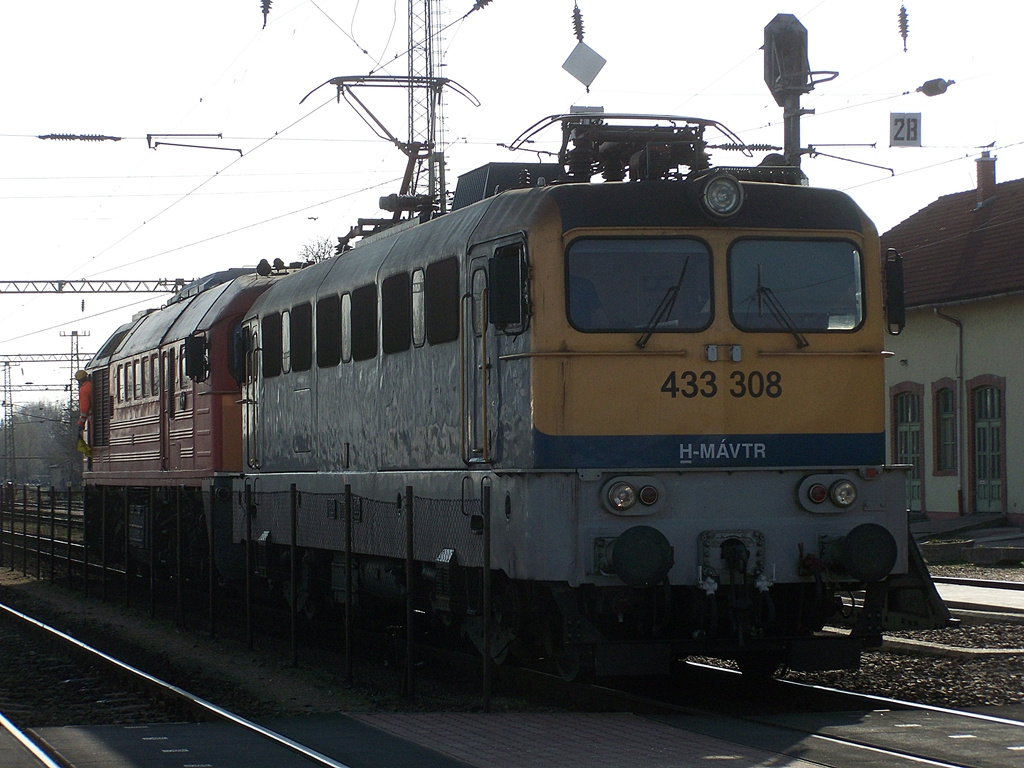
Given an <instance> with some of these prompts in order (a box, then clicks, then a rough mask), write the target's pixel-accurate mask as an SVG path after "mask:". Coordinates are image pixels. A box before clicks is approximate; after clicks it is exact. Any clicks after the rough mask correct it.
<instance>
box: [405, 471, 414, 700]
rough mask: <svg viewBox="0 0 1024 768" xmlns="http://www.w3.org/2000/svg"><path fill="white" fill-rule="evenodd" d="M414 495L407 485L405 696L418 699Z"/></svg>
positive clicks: (408, 698)
mask: <svg viewBox="0 0 1024 768" xmlns="http://www.w3.org/2000/svg"><path fill="white" fill-rule="evenodd" d="M412 515H413V496H412V486H411V485H407V486H405V684H406V688H405V698H406V699H407V700H408V701H410V702H412V701H415V700H416V681H415V679H414V673H413V669H414V658H413V656H414V648H413V642H414V637H415V634H414V632H413V626H412V623H413V617H414V615H415V614H414V611H413V598H412V590H413V564H414V562H415V559H414V557H413V519H412Z"/></svg>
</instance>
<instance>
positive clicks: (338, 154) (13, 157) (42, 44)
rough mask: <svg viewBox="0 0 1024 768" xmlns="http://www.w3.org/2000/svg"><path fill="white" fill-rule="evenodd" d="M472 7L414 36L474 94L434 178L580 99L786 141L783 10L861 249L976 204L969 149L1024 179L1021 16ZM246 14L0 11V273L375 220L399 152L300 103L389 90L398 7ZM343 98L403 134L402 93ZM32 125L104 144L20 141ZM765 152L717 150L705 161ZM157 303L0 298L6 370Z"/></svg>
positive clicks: (733, 7) (951, 7)
mask: <svg viewBox="0 0 1024 768" xmlns="http://www.w3.org/2000/svg"><path fill="white" fill-rule="evenodd" d="M420 1H421V0H417V2H420ZM473 4H474V0H440V11H441V13H440V18H439V19H435V25H434V26H435V29H438V28H443V31H442V32H441V33H440V35H439V38H438V39H439V43H438V46H437V47H438V48H439V50H441V51H442V53H443V59H442V60H443V64H444V66H443V69H442V70H441V73H440V74H443V75H444V76H445V77H448V78H450V79H451V80H453V81H454V82H455V83H457V84H458V85H459V86H461V88H463V89H465V90H466V91H468V92H470V93H471V94H472V95H473V96H474V97H475V99H476V100H477V101H478V102H479V105H478V106H477V105H475V104H474V103H473V102H471V101H470V100H469V99H466V98H464V97H462V96H461V95H459V94H458V93H457V92H456V91H455V90H449V91H448V92H447V95H446V96H445V100H444V105H443V121H442V123H441V125H440V127H439V135H440V139H441V141H442V144H443V149H444V152H445V158H446V165H447V176H448V179H449V184H450V185H452V186H453V185H454V181H455V179H456V177H457V176H458V175H459V174H460V173H465V172H467V171H469V170H471V169H473V168H475V167H477V166H479V165H482V164H484V163H486V162H489V161H514V160H517V159H522V160H526V161H533V160H536V159H538V157H539V158H540V159H543V160H547V157H546V156H543V155H538V154H535V153H534V152H527V153H522V152H521V153H512V152H510V151H509V150H508V149H506V148H504V147H503V146H502V145H507V144H510V143H511V142H512V141H513V140H514V139H515V138H516V137H517V136H519V135H520V133H521V132H522V131H523V130H525V129H526V128H528V127H529V126H531V125H533V124H534V123H535V122H537V121H538V120H540V119H541V118H543V117H546V116H548V115H554V114H559V113H563V112H568V111H569V108H570V107H571V106H574V105H575V106H580V105H586V106H603V107H604V108H605V110H606V111H608V112H619V113H622V112H630V113H643V114H673V115H684V116H692V117H701V118H708V119H714V120H718V121H719V122H721V123H723V124H725V125H726V126H728V127H729V128H730V129H731V130H732V131H734V132H735V133H736V134H738V135H739V136H740V137H741V138H742V139H743V140H744V141H745V142H747V143H751V144H773V145H776V146H781V145H782V143H783V121H782V110H781V108H780V107H779V106H778V105H777V104H776V102H775V100H774V98H773V97H772V95H771V93H770V92H769V91H768V88H767V86H766V85H765V83H764V59H763V52H762V51H761V46H762V45H763V43H764V27H765V25H767V24H768V23H769V22H770V21H771V20H772V18H773V17H774V16H775V15H776V14H778V13H790V14H793V15H795V16H796V17H797V18H798V19H799V20H800V22H801V23H802V24H803V25H804V27H806V29H807V33H808V58H809V61H810V65H811V69H812V70H815V71H819V72H838V73H839V74H838V76H837V77H836V78H835V79H833V80H830V81H828V82H820V83H819V84H818V85H817V86H816V87H815V89H814V90H813V91H812V92H810V93H808V94H807V95H805V96H804V97H803V98H802V101H801V106H802V107H803V108H804V109H806V110H813V114H807V115H805V117H804V118H803V119H802V121H801V139H802V143H803V145H804V146H805V147H814V148H815V150H816V151H815V152H814V153H808V154H805V156H804V157H803V160H802V167H803V170H804V172H805V173H806V174H807V176H808V177H809V180H810V183H811V184H812V185H813V186H820V187H830V188H834V189H839V190H842V191H844V192H846V193H847V194H849V195H850V196H851V197H853V199H854V200H855V201H857V202H858V204H859V205H860V206H861V207H862V208H863V209H864V210H865V212H866V213H867V214H868V216H870V217H871V218H872V219H873V220H874V222H875V224H876V226H877V227H878V229H879V231H880V232H884V231H886V230H888V229H890V228H892V227H893V226H895V225H896V224H898V223H899V222H900V221H902V220H903V219H905V218H907V217H908V216H910V215H912V214H913V213H915V212H917V211H918V210H920V209H921V208H924V207H925V206H927V205H928V204H929V203H930V202H932V201H933V200H935V199H936V198H937V197H939V196H941V195H946V194H952V193H955V192H961V191H964V190H969V189H973V188H974V186H975V159H976V158H977V157H979V155H980V153H981V152H982V151H985V150H983V149H982V148H983V147H989V148H988V150H987V151H989V152H991V153H992V155H994V156H995V157H996V158H997V162H996V177H997V181H1009V180H1012V179H1017V178H1021V177H1024V121H1022V120H1021V117H1022V116H1024V109H1022V107H1021V106H1020V99H1019V97H1018V96H1017V90H1018V89H1017V79H1018V77H1017V73H1018V72H1019V70H1020V60H1021V55H1020V51H1019V46H1020V42H1019V39H1017V38H1018V37H1019V35H1018V33H1017V31H1016V30H1017V28H1018V26H1019V25H1018V23H1017V21H1019V20H1014V19H1013V18H1011V14H1012V11H1011V9H1012V8H1015V7H1016V5H1015V4H1011V3H1009V2H1006V0H1003V1H1002V2H996V3H990V4H986V5H984V6H982V5H978V6H970V5H965V4H963V3H962V2H956V3H954V2H952V0H904V2H900V1H899V0H861V1H860V2H856V3H854V2H850V0H788V1H787V2H785V3H771V2H765V1H764V0H732V1H731V2H728V3H710V2H704V3H694V2H690V1H689V0H631V2H630V3H628V4H624V3H622V2H619V1H618V0H492V1H491V2H489V3H487V4H486V5H485V6H484V7H483V8H481V9H479V10H477V11H474V12H469V11H470V9H471V8H472V7H473ZM574 5H578V7H579V9H580V11H581V13H582V17H583V29H584V42H585V43H586V44H587V45H588V46H590V47H591V48H592V49H594V50H595V51H596V52H597V53H598V54H600V55H601V56H602V57H603V58H604V59H606V61H607V63H606V64H605V66H604V68H603V69H602V70H601V72H600V73H599V74H598V75H597V77H596V79H595V80H594V82H593V84H592V85H591V87H590V90H589V92H588V91H587V89H586V88H585V87H584V86H583V85H582V84H581V83H580V82H578V81H577V80H575V79H574V78H573V77H572V76H571V75H569V74H568V73H567V72H566V71H565V70H563V68H562V64H563V62H564V61H565V59H566V58H567V57H568V55H569V53H570V52H571V51H572V50H573V48H574V47H575V46H576V44H577V40H576V36H575V32H574V30H573V25H572V13H573V6H574ZM901 5H903V6H905V7H906V10H907V12H908V17H909V28H908V36H907V38H906V41H905V43H906V51H904V39H903V38H902V36H901V34H900V29H899V24H898V14H899V11H900V6H901ZM265 21H266V26H265V27H264V16H263V13H262V7H261V3H260V2H258V0H178V2H175V3H157V2H151V1H147V2H139V0H102V2H98V3H82V2H71V0H48V1H47V2H19V3H7V4H5V8H4V14H3V18H2V20H0V66H2V71H3V72H4V73H5V75H4V77H3V78H2V80H0V104H2V105H3V107H2V111H0V265H2V270H0V280H61V279H86V278H88V279H104V280H122V279H123V280H156V279H160V278H171V279H173V278H185V279H192V278H196V277H200V276H202V275H205V274H209V273H211V272H214V271H217V270H220V269H227V268H230V267H237V266H254V265H255V264H256V263H257V262H258V261H259V260H260V259H262V258H266V259H268V260H270V261H273V259H275V258H281V259H283V260H284V261H285V262H289V261H293V260H296V259H297V258H298V254H299V252H300V250H301V249H302V247H303V246H305V245H311V244H313V243H315V242H316V241H318V240H324V239H329V240H330V241H331V242H335V241H336V239H337V238H338V237H339V236H341V235H344V234H345V233H346V232H348V230H349V228H350V227H351V226H353V225H354V224H355V223H356V220H357V219H358V218H373V217H379V216H382V215H384V214H382V212H381V211H379V210H378V208H377V200H378V198H379V197H380V196H382V195H386V194H389V193H392V192H397V191H398V186H399V180H400V177H401V175H402V172H403V170H404V163H405V160H404V156H403V155H401V154H400V153H399V151H398V150H397V149H396V148H395V147H394V146H393V145H392V144H390V143H388V142H387V141H384V140H382V139H380V138H378V137H377V136H376V135H374V133H373V131H372V130H371V129H370V127H368V125H367V124H366V123H365V122H364V121H363V120H362V119H361V118H360V117H359V115H357V114H356V112H355V111H354V110H353V109H352V108H351V107H350V106H349V105H347V104H346V103H345V102H344V101H342V102H341V103H338V102H337V101H336V98H335V96H336V92H335V89H334V88H333V86H329V85H328V86H324V87H322V88H319V89H318V86H320V85H321V84H323V83H326V81H328V80H329V79H331V78H333V77H338V76H342V75H366V74H370V73H374V74H391V75H404V74H406V72H407V66H408V65H407V60H406V58H405V51H406V49H407V47H408V44H407V43H408V40H407V38H408V26H407V25H408V2H407V0H274V2H273V4H272V6H271V8H270V12H269V14H268V15H267V17H266V19H265ZM936 78H941V79H944V80H947V81H949V80H952V81H954V82H953V84H952V85H950V86H949V88H948V90H947V92H946V93H944V94H942V95H938V96H934V97H927V96H925V95H923V94H922V93H919V92H917V90H916V89H917V88H918V87H919V86H921V85H922V84H923V83H924V82H926V81H928V80H932V79H936ZM816 79H823V78H816ZM311 92H312V93H311ZM307 94H310V95H309V96H308V98H306V99H305V101H303V98H304V97H306V96H307ZM359 97H360V99H361V100H362V101H363V102H364V103H365V104H366V105H367V107H368V108H369V109H370V110H371V111H372V113H373V114H374V115H375V116H376V117H377V118H378V119H380V121H381V122H382V123H383V125H384V126H385V127H386V128H387V129H388V131H390V132H391V133H392V134H394V135H396V136H397V137H398V138H400V139H403V140H404V139H405V138H407V132H408V128H407V125H408V123H407V116H406V115H407V109H406V100H405V99H406V97H405V95H404V93H403V92H401V91H397V90H394V89H379V88H378V89H363V90H362V91H360V92H359ZM300 102H301V103H300ZM891 113H920V114H921V137H922V146H921V147H890V146H889V135H890V115H891ZM51 134H72V135H86V134H89V135H103V136H112V137H119V138H120V140H119V141H113V140H107V141H88V142H87V141H67V140H50V139H39V138H37V137H39V136H46V135H51ZM171 134H178V135H177V136H173V135H171ZM218 137H219V138H218ZM558 139H559V135H558V133H557V131H551V132H549V133H547V134H544V135H543V136H541V137H539V141H538V143H536V144H534V145H532V148H533V149H534V150H536V151H541V152H542V151H545V150H549V151H554V150H557V143H558ZM174 144H188V145H195V146H194V147H187V146H173V145H174ZM989 145H991V146H989ZM760 157H761V155H755V157H754V158H753V159H749V158H744V157H742V156H741V155H739V154H735V153H723V152H719V153H712V162H713V163H714V164H717V165H730V164H756V162H758V161H759V160H760ZM166 299H167V295H156V294H128V293H125V294H114V295H94V294H76V295H64V296H54V295H42V296H30V295H24V294H9V293H8V294H0V355H18V354H28V353H53V352H69V351H70V339H69V338H68V336H67V334H70V333H72V332H77V333H78V334H79V337H80V341H79V346H80V351H81V352H82V353H91V352H94V351H95V350H97V349H98V348H99V347H100V345H101V344H102V343H103V341H104V340H105V339H106V338H107V337H108V336H109V334H110V333H111V332H112V331H113V330H114V329H116V328H117V327H118V326H119V325H120V324H122V323H124V322H126V321H128V320H129V319H130V318H131V316H132V314H134V313H135V312H138V311H140V310H141V309H143V308H146V307H152V306H157V305H159V304H160V303H163V302H164V301H166ZM11 377H12V383H14V384H22V383H26V382H35V383H37V384H40V383H45V384H55V385H63V384H66V383H67V382H68V381H69V380H70V377H71V371H70V370H69V369H67V368H63V367H54V366H45V365H42V364H31V365H25V366H19V367H15V368H12V373H11ZM17 397H18V398H20V399H60V398H62V397H64V396H63V395H61V394H60V393H51V394H48V395H47V394H40V395H35V394H20V393H19V394H18V395H17Z"/></svg>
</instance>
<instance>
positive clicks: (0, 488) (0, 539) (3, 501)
mask: <svg viewBox="0 0 1024 768" xmlns="http://www.w3.org/2000/svg"><path fill="white" fill-rule="evenodd" d="M9 487H10V486H8V485H7V483H4V484H3V485H0V567H3V564H4V512H5V511H6V510H7V498H8V496H10V493H8V488H9ZM11 519H12V520H13V519H14V516H13V515H11Z"/></svg>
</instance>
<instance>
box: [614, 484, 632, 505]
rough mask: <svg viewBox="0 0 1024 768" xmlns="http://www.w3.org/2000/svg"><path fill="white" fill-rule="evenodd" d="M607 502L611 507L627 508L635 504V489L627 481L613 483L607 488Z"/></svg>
mask: <svg viewBox="0 0 1024 768" xmlns="http://www.w3.org/2000/svg"><path fill="white" fill-rule="evenodd" d="M608 503H609V504H611V505H612V509H620V510H621V509H629V508H630V507H632V506H633V505H634V504H636V489H635V488H634V487H633V486H632V485H630V484H629V483H615V484H614V485H613V486H612V487H611V488H609V489H608Z"/></svg>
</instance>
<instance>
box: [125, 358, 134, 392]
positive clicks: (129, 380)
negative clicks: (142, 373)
mask: <svg viewBox="0 0 1024 768" xmlns="http://www.w3.org/2000/svg"><path fill="white" fill-rule="evenodd" d="M124 373H125V384H124V399H125V400H131V399H132V397H133V396H134V395H135V367H134V366H133V365H132V363H131V362H127V363H125V364H124Z"/></svg>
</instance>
